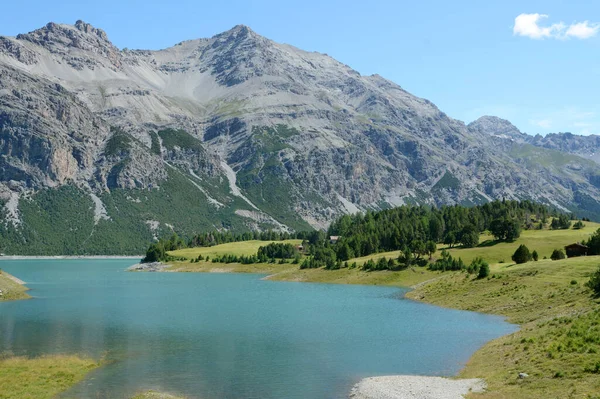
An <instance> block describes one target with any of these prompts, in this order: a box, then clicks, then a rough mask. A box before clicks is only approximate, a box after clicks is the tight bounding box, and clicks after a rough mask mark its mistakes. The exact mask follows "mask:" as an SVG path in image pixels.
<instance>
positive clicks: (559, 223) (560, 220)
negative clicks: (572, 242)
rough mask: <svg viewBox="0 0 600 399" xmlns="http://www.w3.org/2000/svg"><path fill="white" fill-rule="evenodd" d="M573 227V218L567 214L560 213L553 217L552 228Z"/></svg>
mask: <svg viewBox="0 0 600 399" xmlns="http://www.w3.org/2000/svg"><path fill="white" fill-rule="evenodd" d="M570 227H571V220H570V219H569V217H568V216H567V215H564V214H563V215H560V216H559V217H557V218H554V219H552V223H550V228H551V229H552V230H560V229H563V230H564V229H568V228H570Z"/></svg>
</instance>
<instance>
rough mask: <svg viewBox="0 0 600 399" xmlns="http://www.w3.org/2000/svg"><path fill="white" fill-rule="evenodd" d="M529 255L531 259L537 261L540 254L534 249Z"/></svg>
mask: <svg viewBox="0 0 600 399" xmlns="http://www.w3.org/2000/svg"><path fill="white" fill-rule="evenodd" d="M531 257H532V258H533V260H534V261H536V262H537V261H538V259H539V257H540V256H539V255H538V253H537V251H535V250H534V251H533V252H532V253H531Z"/></svg>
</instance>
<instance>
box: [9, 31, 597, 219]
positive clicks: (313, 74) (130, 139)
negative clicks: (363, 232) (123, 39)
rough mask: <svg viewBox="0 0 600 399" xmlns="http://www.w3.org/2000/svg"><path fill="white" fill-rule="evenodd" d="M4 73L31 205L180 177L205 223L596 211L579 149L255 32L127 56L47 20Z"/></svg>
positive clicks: (12, 166) (94, 36)
mask: <svg viewBox="0 0 600 399" xmlns="http://www.w3.org/2000/svg"><path fill="white" fill-rule="evenodd" d="M0 76H1V77H2V78H1V79H0V128H1V140H2V141H1V142H0V151H1V153H2V164H1V165H0V166H1V168H2V170H1V173H2V175H1V176H0V180H1V181H2V182H4V184H5V186H6V187H8V183H9V182H11V183H10V187H8V189H9V191H10V192H15V190H16V189H15V187H21V192H22V193H21V194H20V195H21V196H23V195H30V194H31V193H35V192H36V191H39V190H41V189H45V188H48V187H63V186H68V185H72V186H76V187H79V188H81V189H84V190H87V191H89V192H90V193H91V194H92V195H96V196H98V195H99V194H102V195H109V196H110V195H113V196H114V195H116V194H115V193H116V192H120V191H118V190H125V191H124V193H125V192H127V190H133V191H131V192H132V193H134V192H136V191H135V190H142V189H143V190H148V192H150V193H152V195H165V196H168V195H170V194H169V193H167V192H165V190H164V187H166V186H169V184H173V181H174V180H173V179H183V180H181V182H183V181H185V182H187V183H186V184H188V186H187V189H189V190H194V191H196V192H198V193H199V195H200V197H202V198H203V201H205V202H207V203H208V204H212V205H211V206H213V207H214V206H216V207H217V208H216V209H220V212H225V213H226V214H227V215H230V216H228V217H227V218H229V217H231V221H230V222H227V223H225V224H223V225H218V224H215V222H214V221H213V222H211V223H209V224H207V225H202V226H199V227H198V228H209V227H214V228H230V227H232V226H236V225H238V224H241V225H245V226H246V228H256V227H259V225H260V226H263V227H267V228H268V227H269V226H271V227H277V228H285V227H283V226H288V227H290V228H296V229H297V228H306V227H308V226H313V227H324V226H326V225H327V223H328V222H329V221H331V219H332V218H334V217H336V216H337V215H340V214H342V213H345V212H355V211H358V210H366V209H378V208H382V207H388V206H394V205H400V204H403V203H422V204H435V205H441V204H453V203H461V204H476V203H481V202H485V201H488V200H491V199H497V198H521V199H525V198H529V199H535V200H538V201H542V202H546V203H548V204H554V205H555V206H558V207H561V208H565V209H573V210H577V211H580V210H584V211H585V212H591V213H594V212H595V210H594V209H596V206H599V207H600V205H599V204H598V198H600V192H599V191H598V185H596V184H594V182H596V181H598V178H597V176H598V175H600V171H599V168H598V165H597V164H595V163H593V162H590V161H589V160H587V159H585V158H583V157H582V158H580V157H577V156H576V155H572V154H569V155H568V156H567V158H568V159H567V158H565V157H562V155H561V154H563V155H564V151H567V152H570V153H574V154H579V153H578V152H577V151H579V150H574V149H573V147H574V145H570V146H569V145H567V146H565V145H562V144H560V145H559V144H557V142H558V141H560V140H558V141H557V140H555V139H542V138H531V137H530V136H527V135H524V134H522V133H521V132H519V131H518V129H516V128H515V127H514V126H513V125H511V124H510V123H509V122H507V121H503V120H501V119H498V118H493V117H484V118H482V119H480V120H478V121H476V122H474V123H472V124H470V125H469V126H465V125H464V124H463V123H462V122H460V121H456V120H453V119H451V118H449V117H448V116H446V115H445V114H444V113H443V112H441V111H440V110H439V109H438V108H437V107H435V105H433V104H432V103H430V102H429V101H427V100H425V99H421V98H418V97H415V96H413V95H412V94H410V93H408V92H406V91H405V90H403V89H402V88H401V87H400V86H398V85H396V84H394V83H393V82H390V81H388V80H386V79H384V78H382V77H380V76H377V75H375V76H361V75H360V74H359V73H358V72H356V71H354V70H352V69H351V68H350V67H348V66H346V65H343V64H341V63H339V62H337V61H336V60H334V59H332V58H331V57H329V56H327V55H323V54H319V53H310V52H305V51H302V50H300V49H297V48H295V47H292V46H289V45H284V44H279V43H275V42H273V41H271V40H268V39H266V38H264V37H261V36H260V35H258V34H256V33H255V32H253V31H252V30H251V29H249V28H248V27H245V26H236V27H234V28H233V29H231V30H230V31H227V32H224V33H222V34H219V35H216V36H214V37H212V38H209V39H198V40H191V41H186V42H182V43H179V44H177V45H175V46H174V47H171V48H168V49H165V50H160V51H147V50H119V49H117V48H116V47H115V46H113V45H112V44H111V42H110V41H109V39H108V37H107V35H106V33H105V32H104V31H102V30H100V29H97V28H94V27H92V26H90V25H89V24H86V23H84V22H82V21H78V22H77V23H76V24H75V25H74V26H70V25H59V24H53V23H50V24H48V25H47V26H46V27H44V28H41V29H39V30H36V31H34V32H31V33H28V34H23V35H18V36H17V37H16V38H8V37H0ZM561 142H562V141H561ZM594 146H595V148H597V146H598V143H597V142H595V143H592V142H590V143H589V144H586V146H585V148H586V150H585V151H588V152H589V151H593V148H594ZM575 147H577V148H580V147H582V146H575ZM569 148H571V150H569ZM580 155H584V154H583V153H581V154H580ZM174 176H177V177H174ZM177 181H179V180H177ZM182 184H183V183H182ZM115 190H117V191H115ZM87 191H86V192H87ZM25 192H26V193H29V194H23V193H25ZM11 195H12V194H9V197H10V196H11ZM124 195H125V197H127V195H129V194H124ZM13 197H14V196H13ZM130 197H131V198H133V196H131V195H130ZM11 198H12V197H11ZM106 198H108V197H106ZM110 198H112V199H114V198H113V197H110ZM135 198H138V199H139V197H135ZM582 198H583V199H582ZM107 201H108V199H107ZM13 203H14V201H13ZM217 204H220V205H217ZM140 207H141V205H140ZM142 208H143V207H142ZM225 210H227V211H225ZM140 211H141V210H140ZM144 212H146V213H147V215H145V216H144V217H145V218H147V219H148V220H151V221H153V222H159V225H160V224H161V223H162V225H165V226H166V225H167V224H168V225H172V223H175V221H173V220H170V221H167V220H156V219H160V217H159V216H157V215H158V214H157V211H156V210H150V208H149V209H147V210H144ZM158 213H160V212H158ZM108 217H111V215H110V211H108ZM114 219H115V218H113V221H114ZM115 223H117V222H116V221H115ZM140 223H142V224H145V225H147V226H156V223H146V222H145V221H141V222H140ZM217 223H218V222H217ZM265 223H266V225H265ZM150 230H152V229H150Z"/></svg>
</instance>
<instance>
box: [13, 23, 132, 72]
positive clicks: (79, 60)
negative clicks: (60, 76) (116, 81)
mask: <svg viewBox="0 0 600 399" xmlns="http://www.w3.org/2000/svg"><path fill="white" fill-rule="evenodd" d="M17 40H18V41H28V42H30V43H33V44H36V45H38V46H40V47H43V48H45V49H46V50H48V51H49V52H50V53H52V54H55V55H57V56H59V57H61V58H63V60H64V61H65V62H67V63H68V64H69V65H71V66H72V67H73V68H75V69H78V70H82V69H84V68H88V69H94V67H95V66H96V65H97V60H95V58H96V57H95V55H101V56H103V57H104V58H106V59H108V60H109V62H110V64H111V66H112V67H113V68H119V67H120V65H121V54H120V51H119V49H118V48H117V47H115V46H114V45H113V44H112V43H111V41H110V40H109V39H108V35H107V34H106V32H104V31H103V30H102V29H98V28H95V27H93V26H92V25H90V24H88V23H85V22H83V21H81V20H79V21H77V22H76V23H75V25H67V24H57V23H54V22H49V23H48V24H46V26H44V27H43V28H40V29H36V30H34V31H33V32H29V33H25V34H19V35H17ZM85 53H88V54H87V55H86V54H85Z"/></svg>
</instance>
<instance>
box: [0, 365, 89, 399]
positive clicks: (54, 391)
mask: <svg viewBox="0 0 600 399" xmlns="http://www.w3.org/2000/svg"><path fill="white" fill-rule="evenodd" d="M99 366H100V363H99V362H97V361H95V360H92V359H89V358H82V357H77V356H63V355H54V356H43V357H38V358H33V359H30V358H26V357H8V358H0V399H50V398H54V397H56V396H57V395H58V394H59V393H61V392H64V391H66V390H67V389H69V388H70V387H71V386H73V385H75V384H76V383H78V382H79V381H81V380H82V379H83V378H84V377H85V375H86V374H87V373H89V372H90V371H92V370H93V369H95V368H97V367H99Z"/></svg>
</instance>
